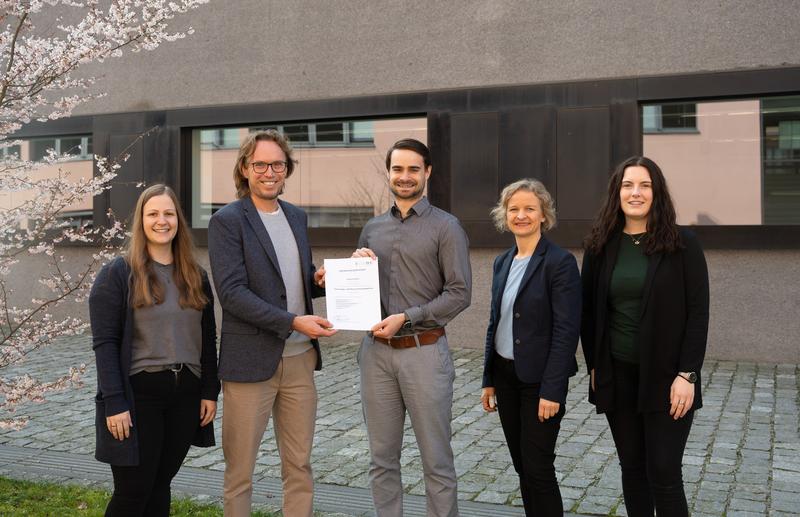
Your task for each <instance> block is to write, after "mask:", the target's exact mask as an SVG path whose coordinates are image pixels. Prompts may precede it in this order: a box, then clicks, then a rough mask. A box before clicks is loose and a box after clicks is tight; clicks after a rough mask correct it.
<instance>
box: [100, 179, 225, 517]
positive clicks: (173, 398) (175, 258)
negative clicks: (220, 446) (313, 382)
mask: <svg viewBox="0 0 800 517" xmlns="http://www.w3.org/2000/svg"><path fill="white" fill-rule="evenodd" d="M89 314H90V319H91V326H92V342H93V348H94V352H95V357H96V360H97V383H98V390H97V397H96V399H95V401H96V408H97V416H96V421H95V426H96V452H95V457H96V458H97V459H98V460H99V461H102V462H105V463H110V464H111V472H112V474H113V476H114V494H113V495H112V497H111V501H110V502H109V504H108V507H107V508H106V515H109V516H117V515H147V516H166V515H169V507H170V483H171V481H172V478H173V477H174V476H175V474H177V472H178V469H179V468H180V466H181V463H183V460H184V458H185V457H186V454H187V452H188V450H189V446H190V445H191V444H192V443H194V444H195V445H199V446H206V447H207V446H211V445H214V431H213V426H212V421H213V420H214V416H215V414H216V409H217V396H218V394H219V390H220V384H219V380H218V379H217V351H216V325H215V322H214V299H213V295H212V293H211V287H210V284H209V282H208V279H207V277H206V274H205V271H203V269H202V268H201V267H200V266H199V265H198V264H197V262H196V261H195V258H194V246H193V244H192V239H191V233H190V231H189V226H188V225H187V223H186V219H185V218H184V216H183V213H182V212H181V209H180V204H179V203H178V198H177V196H176V195H175V192H173V190H172V189H171V188H169V187H167V186H166V185H160V184H159V185H153V186H151V187H149V188H147V189H145V191H144V192H142V194H141V195H140V196H139V200H138V201H137V203H136V209H135V211H134V215H133V220H132V221H131V237H130V240H129V241H128V245H127V250H126V253H125V254H124V256H122V257H118V258H116V259H115V260H113V261H111V262H110V263H109V264H107V265H105V266H104V267H103V268H102V269H101V271H100V273H99V274H98V275H97V279H96V280H95V282H94V285H93V286H92V291H91V295H90V297H89Z"/></svg>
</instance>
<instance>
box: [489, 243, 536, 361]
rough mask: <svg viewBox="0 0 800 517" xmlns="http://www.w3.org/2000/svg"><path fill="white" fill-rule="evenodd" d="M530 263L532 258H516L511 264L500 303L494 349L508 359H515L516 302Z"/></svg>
mask: <svg viewBox="0 0 800 517" xmlns="http://www.w3.org/2000/svg"><path fill="white" fill-rule="evenodd" d="M530 261H531V257H530V256H528V257H524V258H518V259H517V258H515V259H514V260H513V261H512V262H511V269H510V270H509V271H508V279H507V280H506V287H505V289H504V290H503V299H502V300H501V301H500V321H499V322H498V323H497V332H496V333H495V335H494V348H495V350H497V353H498V354H500V355H501V356H503V357H505V358H506V359H512V360H513V359H514V328H513V324H514V317H513V316H514V300H516V299H517V293H518V292H519V284H520V282H522V276H523V275H524V274H525V269H526V268H527V267H528V262H530Z"/></svg>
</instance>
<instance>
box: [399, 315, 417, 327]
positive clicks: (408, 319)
mask: <svg viewBox="0 0 800 517" xmlns="http://www.w3.org/2000/svg"><path fill="white" fill-rule="evenodd" d="M403 316H405V318H406V320H405V321H404V322H403V326H402V327H400V328H401V329H403V330H411V328H412V327H413V326H414V325H413V324H412V323H411V318H409V317H408V313H407V312H403Z"/></svg>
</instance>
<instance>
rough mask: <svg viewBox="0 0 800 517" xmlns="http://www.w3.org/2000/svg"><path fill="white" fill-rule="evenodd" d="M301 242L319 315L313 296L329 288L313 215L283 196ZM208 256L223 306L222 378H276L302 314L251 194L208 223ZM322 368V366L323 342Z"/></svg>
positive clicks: (307, 280) (306, 283)
mask: <svg viewBox="0 0 800 517" xmlns="http://www.w3.org/2000/svg"><path fill="white" fill-rule="evenodd" d="M278 203H279V204H280V207H281V209H282V210H283V213H284V214H286V220H287V221H288V222H289V226H290V227H291V229H292V233H293V234H294V239H295V241H296V242H297V251H298V252H299V255H300V267H301V271H302V274H303V286H304V288H305V295H306V296H305V298H306V313H307V314H314V308H313V306H312V303H311V300H312V297H316V296H323V295H324V294H325V290H324V289H321V288H319V287H317V286H316V284H315V283H314V272H315V271H316V269H315V268H314V264H312V263H311V247H310V246H309V244H308V236H307V234H306V226H307V217H306V213H305V212H304V211H303V210H301V209H300V208H298V207H296V206H294V205H292V204H291V203H287V202H285V201H281V200H278ZM208 257H209V260H210V262H211V272H212V276H213V277H214V286H215V287H216V289H217V296H218V298H219V303H220V305H221V306H222V335H221V337H220V345H219V377H220V379H222V380H223V381H233V382H260V381H265V380H268V379H270V378H271V377H272V376H273V375H274V374H275V370H276V369H277V368H278V363H280V361H281V357H282V356H283V348H284V346H285V345H286V338H287V337H289V334H291V333H292V320H294V318H295V316H297V315H296V314H292V313H290V312H289V311H288V310H287V303H286V286H285V285H284V283H283V277H282V276H281V269H280V266H279V264H278V256H277V255H276V254H275V246H274V244H273V243H272V239H271V238H270V236H269V234H268V233H267V229H266V228H265V227H264V223H263V221H261V217H260V216H259V215H258V210H256V207H255V205H254V204H253V201H252V200H251V199H250V197H249V196H246V197H243V198H241V199H238V200H236V201H234V202H232V203H230V204H228V205H226V206H224V207H223V208H222V209H220V210H219V211H218V212H216V213H215V214H214V215H213V216H212V217H211V221H210V222H209V224H208ZM311 343H312V344H313V346H314V349H315V350H316V352H317V365H316V369H317V370H319V369H320V368H322V358H321V355H320V351H319V342H318V341H317V340H316V339H312V340H311Z"/></svg>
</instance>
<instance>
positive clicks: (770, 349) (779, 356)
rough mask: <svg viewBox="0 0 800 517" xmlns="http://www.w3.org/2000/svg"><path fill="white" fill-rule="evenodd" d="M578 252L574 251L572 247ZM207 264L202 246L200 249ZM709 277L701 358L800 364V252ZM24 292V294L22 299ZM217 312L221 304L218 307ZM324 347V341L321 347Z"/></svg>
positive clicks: (481, 304)
mask: <svg viewBox="0 0 800 517" xmlns="http://www.w3.org/2000/svg"><path fill="white" fill-rule="evenodd" d="M63 251H64V255H65V257H66V258H67V263H68V264H70V265H71V266H74V265H75V264H77V263H78V261H79V260H81V259H82V258H84V257H87V256H89V255H90V250H89V249H86V248H66V249H64V250H63ZM501 251H502V250H499V249H498V250H492V249H474V250H472V251H471V252H470V258H471V262H472V271H473V296H472V305H471V306H470V308H469V309H467V310H466V311H465V312H463V313H462V314H461V315H460V316H458V317H457V318H456V319H455V320H454V321H453V322H452V323H451V324H450V325H449V326H448V334H449V336H450V343H451V344H452V345H453V346H459V347H460V346H463V347H469V348H482V347H483V344H484V336H485V335H486V324H487V321H488V316H489V297H490V287H491V282H492V261H493V260H494V257H495V256H496V255H497V254H498V253H500V252H501ZM574 251H575V252H576V254H577V255H579V257H578V258H579V263H580V252H578V251H577V250H574ZM351 252H352V249H350V248H318V249H315V250H314V260H315V262H316V263H317V264H320V263H321V262H322V259H324V258H342V257H348V256H350V253H351ZM199 258H200V260H201V262H202V263H203V264H204V265H206V267H207V264H208V258H207V255H206V250H205V249H201V250H200V257H199ZM706 258H707V260H708V267H709V273H710V281H711V328H710V331H709V339H708V353H707V356H708V357H710V358H715V359H730V360H743V361H758V362H768V363H800V319H798V317H797V315H798V314H800V297H798V296H797V293H796V291H793V290H791V289H786V288H785V287H784V286H785V285H786V284H787V283H792V282H794V283H796V280H797V279H798V278H800V251H769V252H764V251H728V250H724V251H721V250H709V251H706ZM42 264H43V262H42V259H41V257H32V258H31V259H30V260H28V259H26V260H24V261H23V262H21V263H20V264H19V265H18V266H15V268H16V269H15V274H14V275H13V278H12V279H11V280H12V281H13V284H14V287H15V295H14V296H15V303H20V302H21V301H22V300H24V299H26V298H27V296H28V293H33V296H37V295H39V294H40V293H41V292H42V290H41V289H40V286H38V285H37V283H36V278H37V277H38V276H39V275H40V274H41V272H42ZM21 294H22V296H21ZM315 309H316V312H317V313H318V314H324V312H325V302H324V299H318V300H316V301H315ZM217 310H218V312H219V307H217ZM59 313H61V314H72V315H76V316H79V317H87V315H88V308H87V305H86V304H80V305H78V304H70V305H65V306H63V307H62V308H61V309H60V310H59ZM360 336H361V333H358V332H341V333H339V334H338V335H337V336H335V337H334V338H331V340H336V341H337V342H341V341H344V342H352V341H357V340H358V339H360ZM323 346H324V345H323Z"/></svg>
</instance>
